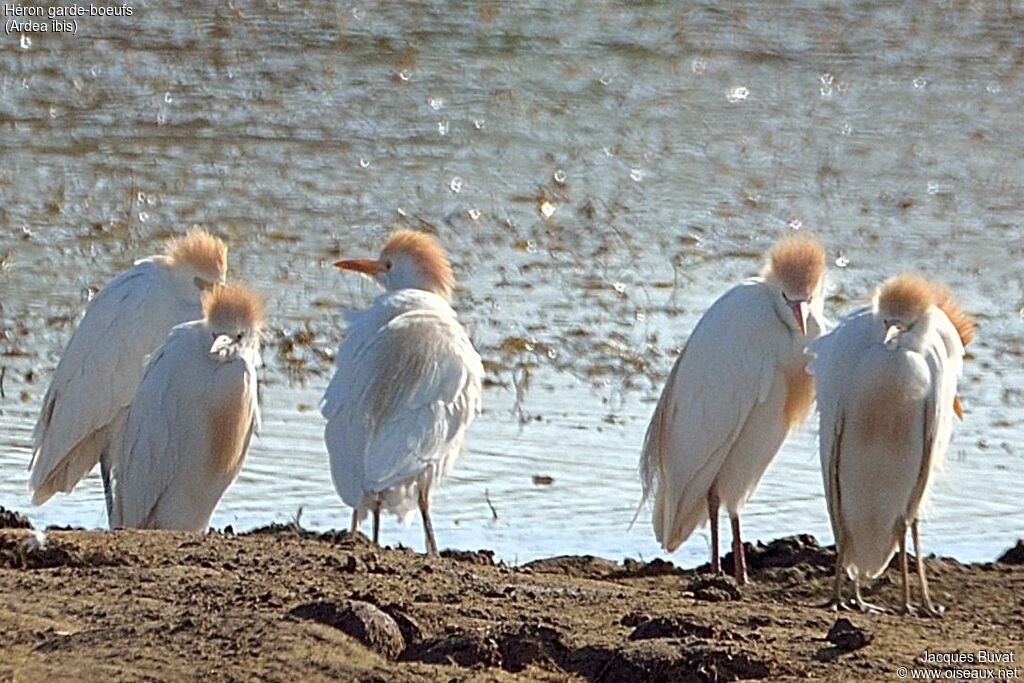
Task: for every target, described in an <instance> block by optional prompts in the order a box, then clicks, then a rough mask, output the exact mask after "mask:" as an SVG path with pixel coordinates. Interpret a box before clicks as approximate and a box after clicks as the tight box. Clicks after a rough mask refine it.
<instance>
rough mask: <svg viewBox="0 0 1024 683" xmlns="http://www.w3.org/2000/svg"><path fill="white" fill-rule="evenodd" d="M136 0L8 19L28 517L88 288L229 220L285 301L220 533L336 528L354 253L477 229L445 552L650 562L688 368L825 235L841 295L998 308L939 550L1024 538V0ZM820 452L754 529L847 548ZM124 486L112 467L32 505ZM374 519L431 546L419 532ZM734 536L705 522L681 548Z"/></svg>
mask: <svg viewBox="0 0 1024 683" xmlns="http://www.w3.org/2000/svg"><path fill="white" fill-rule="evenodd" d="M132 7H133V10H134V11H133V15H132V16H131V17H124V18H104V19H101V18H83V19H80V22H79V23H80V26H79V33H78V35H77V36H62V35H53V34H49V35H45V34H37V35H29V36H16V35H15V36H3V37H0V130H2V133H3V134H2V135H0V148H2V159H3V163H2V164H0V226H2V229H3V232H2V235H0V265H2V267H0V287H2V296H0V367H3V368H6V370H5V371H4V375H3V384H2V387H3V398H2V399H0V505H4V506H6V507H14V508H19V509H27V508H28V500H27V495H26V492H25V481H26V477H27V473H26V470H25V467H26V465H27V463H28V460H29V456H30V433H31V428H32V425H33V423H34V421H35V415H36V412H37V410H38V405H39V402H40V400H41V398H42V395H43V393H44V392H45V389H46V385H47V383H48V381H49V377H50V374H51V373H52V371H53V368H54V366H55V364H56V362H57V359H58V357H59V354H60V352H61V349H62V347H63V345H64V344H65V343H66V341H67V339H68V338H69V336H70V334H71V331H72V329H73V326H74V324H75V321H76V320H77V317H78V316H79V315H80V313H81V311H82V309H83V306H84V302H85V301H86V299H87V297H88V295H89V292H90V290H91V289H93V288H98V287H101V286H102V285H103V284H104V283H106V282H107V281H108V280H109V279H110V278H111V277H113V276H114V275H115V274H116V273H117V272H119V271H121V270H123V269H124V268H126V267H127V266H129V265H130V264H131V262H132V261H133V260H134V259H135V258H138V257H141V256H145V255H148V254H151V253H154V252H155V251H158V250H159V248H160V242H161V240H162V239H164V238H165V237H166V236H168V235H169V234H171V233H172V232H176V231H180V230H182V229H184V228H186V227H187V226H189V225H191V224H193V223H201V224H203V225H205V226H207V227H208V228H209V229H211V230H212V231H214V232H216V233H217V234H219V235H221V236H223V237H224V238H225V239H226V240H228V241H229V242H230V245H231V255H230V269H231V274H232V275H233V276H235V277H240V278H245V279H247V280H250V281H252V282H254V283H255V284H256V285H257V286H258V287H259V288H260V289H262V290H263V291H264V292H266V294H267V295H268V296H269V318H270V324H271V331H270V333H269V334H268V340H267V345H266V349H265V358H266V361H267V364H268V369H267V372H266V377H265V380H266V385H265V391H264V397H265V400H266V405H265V413H264V415H265V421H264V430H263V433H262V434H261V435H260V437H259V439H258V440H256V441H255V442H254V443H253V447H252V450H251V452H250V455H249V459H248V461H247V464H246V467H245V470H244V471H243V473H242V475H241V477H240V478H239V480H238V481H237V482H236V484H235V485H234V486H233V487H232V488H231V489H230V490H229V492H228V493H227V495H226V497H225V499H224V500H223V502H222V504H221V506H220V507H219V509H218V511H217V514H216V516H215V518H214V523H215V525H217V526H222V525H226V524H231V525H234V527H235V528H236V529H241V528H247V527H252V526H255V525H259V524H263V523H267V522H270V521H286V520H288V519H290V518H291V517H292V516H293V515H294V514H295V512H296V510H297V509H298V508H299V507H302V509H303V513H302V522H303V523H304V524H306V525H309V526H313V527H317V528H324V527H332V526H344V525H346V524H347V522H348V518H349V510H347V509H346V508H345V507H344V506H343V505H342V504H341V502H340V501H339V499H338V497H337V495H336V494H335V493H334V490H333V488H332V485H331V481H330V477H329V474H328V469H327V463H326V452H325V449H324V446H323V443H322V428H323V421H322V419H321V418H320V416H319V413H318V411H317V404H318V402H319V398H320V395H321V393H322V391H323V389H324V387H325V386H326V383H327V380H328V377H329V371H330V360H329V359H330V355H331V354H332V353H333V349H334V348H335V346H336V344H337V343H338V341H339V340H340V338H341V319H340V315H339V309H340V307H343V306H365V305H367V304H368V303H369V302H370V301H371V299H372V297H373V296H374V295H375V294H376V293H377V292H376V290H375V289H374V287H373V286H372V285H371V284H370V283H367V282H364V281H362V280H360V279H359V278H357V277H355V276H353V275H348V274H342V273H340V272H337V271H336V270H335V269H333V268H331V267H330V266H329V264H330V262H331V261H333V260H334V259H336V258H338V257H339V256H340V255H371V254H373V253H375V252H376V250H377V249H378V248H379V245H380V243H381V241H382V238H383V236H384V235H385V234H386V232H387V230H388V229H389V228H391V227H394V226H399V225H406V226H411V227H424V228H427V229H430V230H433V231H435V232H436V233H437V234H438V235H439V236H440V237H441V239H442V240H443V242H444V243H445V245H446V246H447V247H448V248H449V250H450V252H451V255H452V258H453V262H454V264H455V267H456V272H457V276H458V278H459V281H460V289H459V291H458V294H457V297H456V301H455V306H456V308H457V309H458V310H459V312H460V315H461V317H462V319H463V320H464V322H465V323H466V325H467V326H468V327H469V328H470V329H471V331H472V334H473V338H474V340H475V341H476V343H477V345H478V348H479V349H480V352H481V354H482V355H483V357H484V359H485V364H486V367H487V378H488V387H487V389H486V390H485V396H484V399H485V412H484V414H483V415H482V416H481V417H480V418H479V419H478V420H477V422H476V423H475V424H474V425H473V428H472V430H471V432H470V438H469V444H468V452H467V454H466V456H465V457H464V459H463V460H462V461H461V462H460V463H459V465H458V467H457V468H456V470H455V472H454V474H453V476H452V477H451V479H450V480H449V481H447V482H446V484H445V485H444V486H443V488H441V489H440V490H439V492H438V495H437V496H436V498H435V502H434V524H435V529H436V531H437V535H438V538H439V542H440V543H441V544H442V546H454V547H490V548H494V549H495V550H496V551H497V552H498V554H499V556H501V557H502V558H504V559H507V560H511V561H516V560H518V561H524V560H527V559H531V558H534V557H537V556H541V555H549V554H557V553H594V554H600V555H605V556H610V557H621V556H625V555H629V556H634V557H635V556H642V557H644V558H649V557H651V556H654V555H658V554H659V549H658V547H657V545H656V543H655V542H654V539H653V535H652V533H651V530H650V525H649V520H648V516H647V514H646V513H645V514H644V515H642V516H641V520H640V522H639V523H638V524H637V525H636V526H635V527H634V528H633V529H632V530H631V531H629V530H627V526H628V524H629V521H630V519H631V518H632V515H633V511H634V509H635V507H636V504H637V502H638V500H639V497H640V485H639V481H638V478H637V472H636V469H637V468H636V464H637V459H638V455H639V450H640V445H641V442H642V439H643V434H644V430H645V428H646V424H647V420H648V418H649V416H650V413H651V411H652V409H653V401H654V400H655V399H656V398H657V394H658V391H659V389H660V387H661V383H662V382H663V380H664V376H665V374H666V373H667V371H668V369H669V368H670V366H671V363H672V361H673V359H674V357H675V355H676V354H677V352H678V349H679V348H680V346H681V345H682V344H683V343H684V342H685V340H686V337H687V334H688V333H689V331H690V330H691V329H692V327H693V325H694V323H695V322H696V319H697V318H698V316H699V315H700V313H701V312H702V311H703V310H704V309H705V308H706V307H707V305H708V304H709V303H710V302H711V301H712V300H713V299H714V298H715V297H717V296H718V295H719V294H721V293H722V292H723V291H724V290H725V289H727V288H728V287H729V286H731V285H732V284H734V283H736V282H737V281H739V280H740V279H741V278H742V277H744V276H745V275H748V274H751V273H753V272H755V271H756V270H757V269H758V267H759V259H760V254H761V253H762V252H763V250H764V249H765V247H766V246H767V245H769V244H770V243H771V242H772V241H773V240H774V239H775V237H777V236H778V235H779V234H780V233H782V232H783V231H785V230H792V229H802V230H811V231H814V232H816V233H818V234H819V235H820V236H821V237H822V239H823V241H824V242H825V243H826V245H827V247H828V249H829V260H830V261H831V262H832V267H831V269H830V272H829V278H830V285H829V292H830V298H829V301H828V304H827V307H826V312H827V314H828V315H829V316H830V317H833V318H835V317H839V316H841V315H842V314H844V313H845V312H847V311H849V310H851V309H852V308H853V307H854V306H855V305H856V304H857V302H858V301H859V300H862V299H863V298H864V297H865V296H867V294H868V293H869V292H870V289H871V287H873V286H874V285H875V284H876V283H877V282H879V281H880V280H881V279H882V278H884V277H885V276H887V275H890V274H892V273H894V272H896V271H899V270H902V269H906V268H913V269H918V270H920V271H923V272H925V273H928V274H930V275H933V276H934V277H937V278H939V279H942V280H944V281H946V282H948V283H950V284H951V285H952V286H953V287H954V289H955V291H956V293H957V294H958V295H959V296H960V297H961V299H962V300H963V302H964V303H965V305H966V307H967V308H968V309H969V310H970V311H971V312H972V313H973V314H974V315H975V316H976V317H977V319H978V321H979V324H980V331H979V334H978V339H977V341H976V342H975V344H973V345H972V347H971V351H972V353H971V356H972V357H971V359H970V360H969V362H968V364H967V367H966V377H965V379H964V381H963V383H962V391H961V394H962V396H963V399H964V405H965V408H966V409H967V412H968V415H967V419H966V420H965V421H964V422H963V423H961V424H958V425H957V426H956V436H955V440H954V443H953V446H952V448H951V450H950V457H949V462H948V465H947V467H946V471H945V473H944V474H943V475H942V476H941V477H940V479H939V480H938V481H937V483H936V485H935V489H934V496H933V502H934V505H933V510H932V512H931V513H930V514H929V516H928V517H927V521H926V524H925V527H924V540H925V544H926V545H925V547H926V549H929V550H932V551H935V552H939V553H941V554H955V555H957V556H958V557H960V558H963V559H972V560H976V559H991V558H992V557H993V556H995V555H996V554H997V553H998V552H999V551H1000V550H1002V549H1003V548H1005V547H1006V546H1008V545H1010V544H1011V543H1012V542H1013V541H1014V540H1015V539H1016V538H1017V537H1019V536H1020V535H1021V533H1022V531H1024V513H1022V512H1021V505H1020V502H1019V501H1020V491H1021V490H1022V488H1024V474H1022V471H1024V468H1022V464H1024V463H1022V456H1024V439H1022V432H1021V428H1020V424H1021V420H1022V417H1024V409H1022V396H1024V370H1022V353H1024V352H1022V347H1021V344H1020V337H1021V333H1022V329H1021V328H1022V322H1021V320H1022V319H1021V309H1022V306H1024V301H1022V298H1024V293H1022V287H1024V285H1022V275H1021V256H1022V251H1024V245H1022V241H1021V239H1022V236H1024V212H1022V210H1021V197H1022V194H1024V193H1022V184H1024V161H1022V159H1024V155H1022V154H1021V153H1020V141H1021V140H1022V139H1024V117H1022V116H1021V114H1020V112H1021V111H1022V109H1024V90H1022V87H1024V77H1022V65H1024V5H1022V4H1021V3H1020V2H1012V1H1011V2H998V3H997V2H983V3H982V2H979V3H968V2H962V3H961V2H954V3H938V4H930V5H928V6H927V7H926V6H923V5H920V6H917V7H916V8H915V4H914V3H906V6H903V4H901V3H888V2H849V1H842V2H836V3H829V4H827V5H825V6H819V3H815V2H784V3H749V4H744V3H736V2H729V3H710V2H708V3H687V4H686V6H685V7H684V6H683V5H682V3H676V2H667V1H666V2H657V1H655V2H644V3H624V2H601V1H598V2H578V3H574V2H562V1H560V0H556V1H555V2H543V3H541V2H530V3H525V2H511V3H473V2H454V3H453V2H442V1H440V0H438V1H436V2H415V3H393V2H383V1H381V2H378V3H363V2H360V3H356V4H345V3H338V4H336V3H327V2H323V3H312V2H288V1H284V0H282V1H280V2H251V3H250V2H235V3H231V2H188V3H185V2H177V3H157V2H135V3H133V4H132ZM110 342H111V343H117V340H116V339H112V340H110ZM817 463H818V457H817V447H816V426H815V424H814V421H813V420H812V421H810V422H809V423H808V424H807V425H805V426H804V427H803V428H802V429H801V430H800V431H799V433H797V434H796V435H795V436H794V437H793V438H791V439H790V440H789V441H788V442H787V444H786V445H785V447H784V448H783V450H782V452H781V453H780V455H779V457H778V458H777V460H776V462H775V463H774V464H773V465H772V467H771V468H770V469H769V470H768V473H767V474H766V476H765V478H764V480H763V482H762V483H761V486H760V488H759V489H758V490H757V492H756V493H755V494H754V496H753V498H752V499H751V501H750V502H749V504H748V506H747V508H746V511H745V516H744V526H745V530H746V534H747V537H748V538H749V539H757V538H760V539H768V538H773V537H776V536H779V535H781V534H786V533H793V532H812V533H814V534H816V535H818V536H819V537H820V538H822V539H830V536H831V534H830V532H829V529H828V520H827V516H826V512H825V506H824V501H823V496H822V490H821V483H820V474H819V472H818V464H817ZM535 475H541V476H546V477H551V479H552V483H551V484H549V485H545V484H536V483H534V476H535ZM488 499H489V501H490V504H491V505H493V509H494V511H495V512H496V513H497V518H496V519H495V517H494V514H493V513H492V509H491V505H489V504H488ZM102 508H103V504H102V492H101V489H100V486H99V482H98V475H97V474H96V473H94V474H93V475H91V476H90V477H89V478H88V479H87V480H86V481H85V482H84V483H83V484H82V485H81V486H80V487H79V488H78V489H77V490H76V491H75V492H74V493H73V494H72V495H70V496H58V497H56V498H54V499H53V500H51V501H50V502H49V503H47V504H46V505H45V506H43V507H41V508H36V509H30V510H28V512H29V514H30V516H31V517H32V518H33V520H34V521H35V522H36V523H42V524H72V525H84V526H87V527H93V526H101V525H102V524H103V515H102ZM383 534H384V540H385V542H399V541H400V542H402V543H405V544H408V545H412V546H413V547H415V548H422V536H421V531H420V527H419V524H418V522H417V523H415V524H413V525H412V526H410V527H401V526H400V525H398V524H396V523H395V522H394V521H393V520H390V519H389V520H386V521H385V524H384V528H383ZM706 552H707V533H706V530H705V531H703V532H698V533H697V534H695V535H694V537H693V538H692V539H691V540H690V541H688V542H687V543H686V544H685V545H684V546H683V548H682V549H681V550H680V551H679V552H678V553H676V556H677V557H676V559H678V560H679V561H681V562H683V563H684V564H692V563H696V562H699V561H703V560H704V558H705V557H706Z"/></svg>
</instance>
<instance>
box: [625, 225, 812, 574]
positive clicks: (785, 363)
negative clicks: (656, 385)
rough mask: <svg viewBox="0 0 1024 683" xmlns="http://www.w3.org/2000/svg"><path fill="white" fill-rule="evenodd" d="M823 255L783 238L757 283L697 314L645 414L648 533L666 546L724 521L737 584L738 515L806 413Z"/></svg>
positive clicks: (740, 562) (715, 562) (740, 567)
mask: <svg viewBox="0 0 1024 683" xmlns="http://www.w3.org/2000/svg"><path fill="white" fill-rule="evenodd" d="M823 270H824V253H823V251H822V250H821V246H820V245H819V244H818V243H817V242H816V241H814V240H810V239H805V238H792V239H789V240H783V241H782V242H781V243H780V244H779V245H777V246H776V247H775V249H773V250H772V253H771V255H770V257H769V263H768V265H767V266H766V269H765V273H764V277H758V278H752V279H750V280H748V281H747V282H745V283H743V284H741V285H739V286H737V287H734V288H733V289H731V290H729V291H728V292H726V293H725V294H724V295H723V296H722V297H721V298H719V299H718V300H717V301H715V303H714V304H712V305H711V307H710V308H709V309H708V310H707V311H706V312H705V314H704V316H703V317H702V318H701V320H700V321H699V322H698V324H697V327H696V328H695V329H694V331H693V333H692V334H691V335H690V338H689V339H688V340H687V342H686V346H685V348H684V349H683V351H682V353H681V354H680V356H679V358H678V359H677V360H676V364H675V366H674V367H673V368H672V372H671V374H670V375H669V378H668V380H667V382H666V384H665V389H664V391H663V393H662V395H661V398H660V400H659V402H658V405H657V408H656V409H655V412H654V416H653V417H652V418H651V423H650V426H649V427H648V430H647V436H646V439H645V442H644V449H643V454H642V457H641V477H642V480H643V484H644V495H645V498H646V497H647V496H649V495H651V494H652V493H653V495H654V513H653V516H652V523H653V526H654V533H655V536H656V537H657V539H658V541H659V542H660V543H661V545H662V546H663V547H664V548H665V549H666V550H668V551H670V552H671V551H673V550H675V549H676V548H677V547H678V546H679V545H680V544H681V543H682V542H683V541H684V540H686V538H687V537H688V536H689V535H690V534H691V533H692V532H693V530H694V529H695V528H697V527H698V526H700V525H701V524H703V523H704V521H705V520H707V519H708V517H709V516H710V517H711V522H712V526H711V533H712V548H711V553H712V561H711V565H712V571H715V572H717V571H719V557H718V530H717V512H718V507H719V505H720V504H724V505H725V506H726V508H727V510H728V511H729V514H730V517H731V519H732V531H733V550H734V555H733V557H734V561H735V565H734V572H735V575H736V578H737V580H738V581H739V582H741V583H743V582H745V581H746V570H745V563H744V558H743V550H742V542H741V540H740V533H739V532H740V529H739V511H740V508H741V507H742V506H743V504H744V503H745V502H746V500H747V498H748V496H749V495H750V494H751V493H752V492H753V490H754V488H755V487H756V486H757V483H758V481H759V480H760V478H761V476H762V475H763V473H764V471H765V469H766V468H767V466H768V464H769V463H770V462H771V460H772V458H773V457H774V456H775V454H776V452H777V451H778V450H779V448H780V446H781V445H782V442H783V441H784V440H785V438H786V435H787V434H788V433H789V430H790V429H791V428H792V427H793V426H794V425H796V424H797V423H799V422H800V421H801V420H802V419H803V417H804V416H805V415H806V413H807V411H808V410H809V407H810V404H811V401H812V397H813V384H812V382H811V379H810V378H809V376H808V375H807V374H806V372H805V365H806V359H805V356H804V351H805V348H806V344H807V342H808V340H810V339H813V338H815V337H816V336H817V335H818V334H819V333H820V332H821V331H822V329H823V327H824V322H823V317H822V310H821V309H822V297H821V296H819V294H820V290H821V279H822V273H823Z"/></svg>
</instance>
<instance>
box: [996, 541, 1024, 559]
mask: <svg viewBox="0 0 1024 683" xmlns="http://www.w3.org/2000/svg"><path fill="white" fill-rule="evenodd" d="M996 562H998V563H999V564H1024V539H1021V540H1019V541H1017V545H1015V546H1013V547H1012V548H1010V549H1009V550H1007V551H1006V552H1005V553H1003V554H1002V555H1000V556H999V559H998V560H996Z"/></svg>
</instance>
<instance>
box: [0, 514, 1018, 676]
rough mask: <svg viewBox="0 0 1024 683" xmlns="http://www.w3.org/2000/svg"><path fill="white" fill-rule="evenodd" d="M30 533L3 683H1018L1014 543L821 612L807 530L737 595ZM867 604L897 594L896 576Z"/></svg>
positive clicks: (335, 541) (10, 603) (772, 547)
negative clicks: (965, 657) (902, 672)
mask: <svg viewBox="0 0 1024 683" xmlns="http://www.w3.org/2000/svg"><path fill="white" fill-rule="evenodd" d="M23 521H24V520H23V518H20V517H19V516H17V515H15V514H13V513H8V512H5V511H2V510H0V527H7V528H4V529H0V602H2V606H0V643H2V650H3V656H2V657H0V679H2V680H16V681H51V680H131V681H150V680H152V681H177V680H196V679H199V678H203V679H207V680H214V681H221V680H231V681H233V680H238V681H252V680H267V681H299V680H301V681H307V680H327V679H330V680H346V681H347V680H359V681H392V680H403V681H418V680H424V681H433V680H451V681H503V680H509V679H512V678H520V679H529V680H543V681H567V680H594V681H643V680H651V681H658V680H663V681H669V680H671V681H690V680H693V681H698V680H736V679H747V678H749V679H768V680H786V679H791V680H795V679H804V678H819V679H827V680H850V681H861V680H899V678H898V671H897V670H898V668H899V667H901V666H906V667H914V666H915V660H917V661H918V662H920V658H921V657H922V656H924V653H925V652H926V651H928V652H932V653H947V654H948V653H955V652H959V653H972V656H973V657H974V658H975V659H976V658H977V653H978V652H979V651H982V650H984V651H987V652H993V653H1009V656H1012V657H1013V658H1014V662H1013V663H1009V664H986V665H978V664H974V665H973V666H975V667H976V668H979V667H980V668H982V669H992V668H996V669H1010V670H1011V671H1012V669H1013V668H1015V667H1021V668H1018V670H1017V673H1018V676H1020V675H1021V674H1024V665H1022V664H1021V663H1020V662H1021V661H1022V657H1024V564H1021V563H1022V562H1024V544H1018V546H1017V547H1016V548H1015V549H1011V551H1009V552H1008V553H1006V555H1005V556H1004V558H1003V559H1001V560H1000V561H998V562H993V563H987V564H980V565H978V564H974V565H964V564H961V563H959V562H957V561H956V560H953V559H948V558H934V557H930V558H928V560H927V566H928V572H929V578H930V580H931V585H932V594H933V597H934V598H936V599H937V601H938V602H941V603H943V604H944V605H945V606H946V608H947V612H946V614H945V617H944V618H942V619H927V618H918V617H905V616H897V615H894V614H871V615H864V614H861V613H855V614H854V613H848V612H847V613H840V614H839V615H838V616H837V615H836V614H835V613H833V612H830V611H828V610H826V609H822V608H820V607H816V606H815V604H817V603H820V602H822V601H823V600H824V599H825V598H826V597H827V596H828V591H829V586H830V579H829V577H830V574H831V571H832V563H833V559H834V555H833V553H832V551H831V549H829V548H821V547H819V546H818V544H817V543H816V542H815V540H814V539H813V538H812V537H810V536H801V537H791V538H785V539H779V540H777V541H773V542H772V543H770V544H767V545H759V546H757V547H751V548H750V549H749V550H750V564H751V566H752V583H751V584H750V585H748V586H746V587H744V588H742V589H737V587H736V586H735V585H734V584H733V583H732V581H731V580H730V579H725V578H722V577H710V576H708V575H706V574H703V573H699V572H698V571H694V570H689V571H683V570H681V569H679V568H677V567H674V566H673V565H672V564H671V563H668V562H664V561H661V560H656V561H654V562H650V563H647V564H640V563H637V562H634V561H626V562H624V563H619V562H613V561H610V560H606V559H601V558H595V557H568V556H567V557H559V558H551V559H546V560H539V561H536V562H531V563H529V564H526V565H523V566H518V567H509V566H506V565H504V564H500V563H495V562H494V561H493V560H492V557H491V554H490V553H489V552H487V551H478V552H464V551H446V552H444V553H443V556H442V557H440V558H430V557H426V556H424V555H420V554H418V553H415V552H412V551H410V550H408V549H404V548H398V549H380V548H376V547H374V546H373V545H371V544H370V543H369V542H368V541H367V540H366V539H365V538H363V537H361V536H360V537H357V538H350V537H349V536H348V534H347V533H344V532H337V533H335V532H328V533H313V532H309V531H304V530H300V529H297V528H294V527H287V526H275V527H272V528H266V529H260V530H256V531H253V532H250V533H246V534H239V535H236V534H234V533H232V532H231V531H230V530H227V531H226V532H223V533H222V532H214V533H210V534H207V535H203V536H199V535H194V534H182V533H165V532H138V531H117V532H100V531H81V530H48V531H47V532H46V533H45V537H44V538H43V539H40V538H39V537H38V536H37V535H34V534H33V532H32V531H30V530H29V529H27V528H13V527H14V526H15V525H18V524H20V523H22V522H23ZM40 540H43V545H42V547H39V541H40ZM730 561H731V558H727V563H728V562H730ZM867 594H868V596H869V599H871V600H872V601H874V602H876V603H880V604H883V605H895V604H896V602H897V600H898V598H899V575H898V572H897V571H896V569H895V565H894V566H893V567H892V568H890V570H889V572H888V573H887V574H885V575H884V576H883V577H881V578H880V579H879V580H878V581H876V582H875V583H874V584H873V585H872V586H871V587H870V589H869V590H868V591H867ZM844 619H845V620H848V623H847V622H844V621H842V620H844ZM830 631H831V637H829V635H830ZM917 666H919V667H920V666H928V665H927V664H923V665H922V664H920V663H918V664H917ZM930 666H931V668H933V669H934V668H936V667H939V668H940V669H941V666H942V665H935V664H932V665H930ZM946 675H947V676H949V675H952V674H946ZM997 675H999V674H997Z"/></svg>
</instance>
